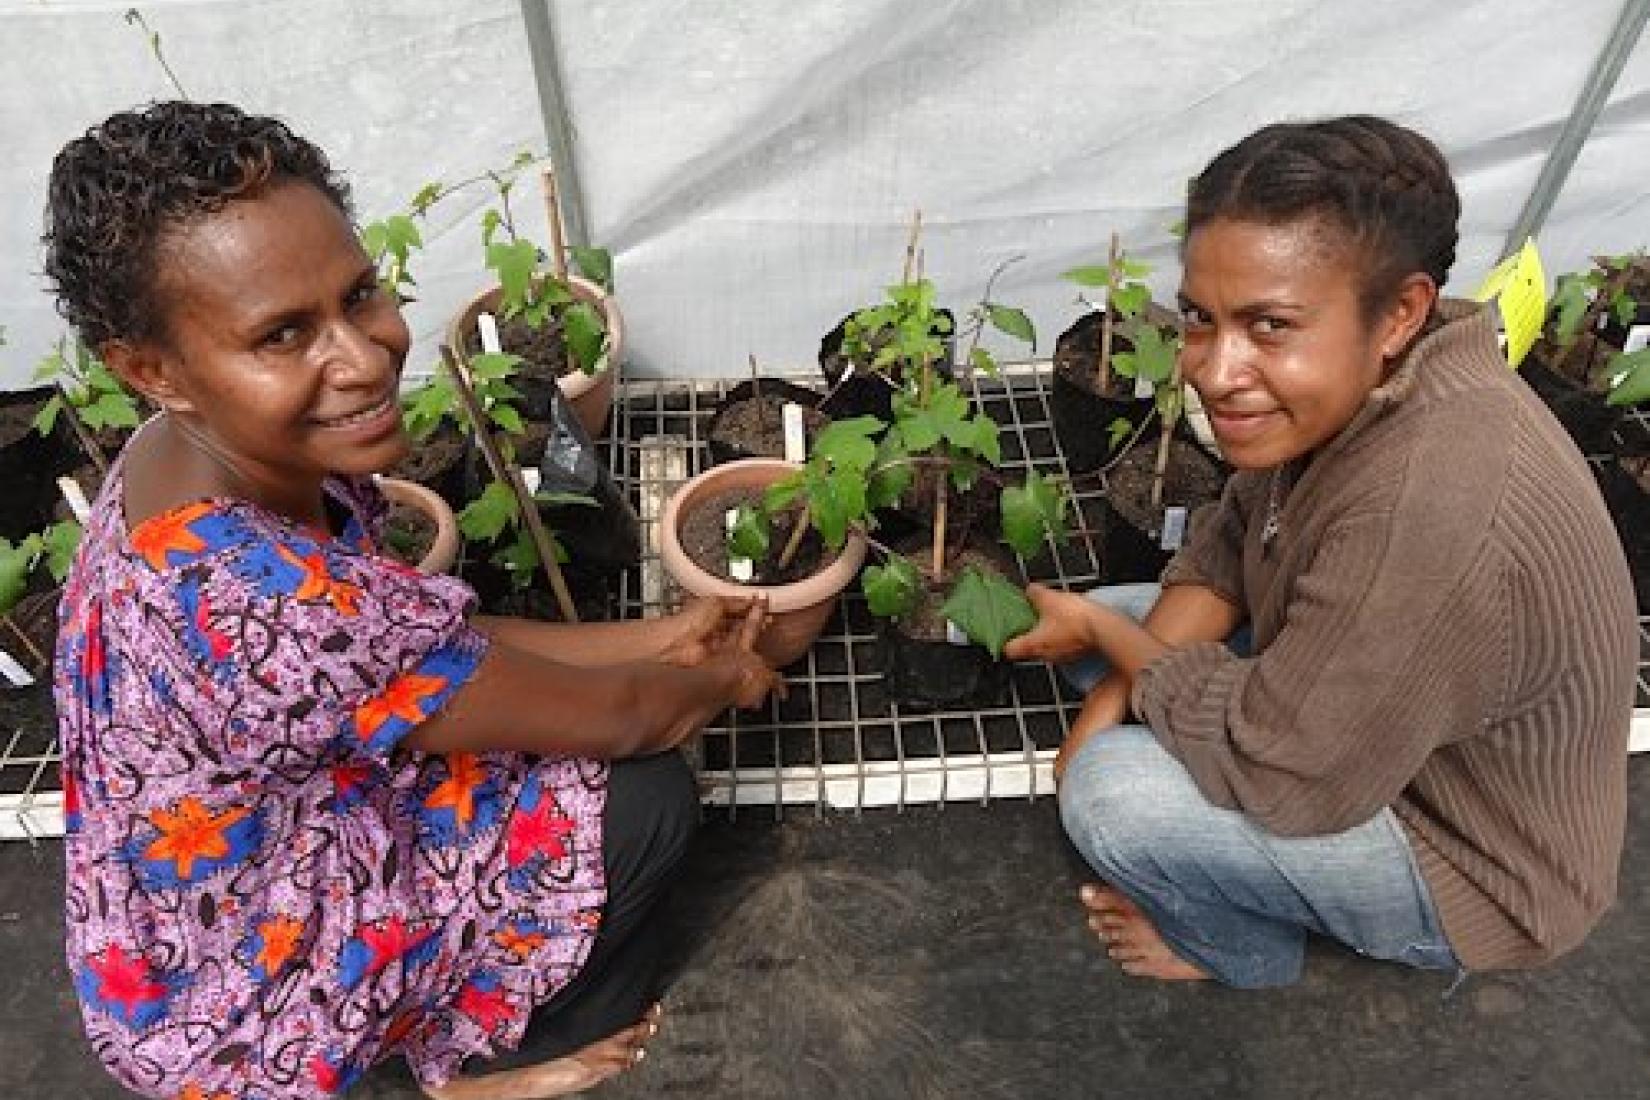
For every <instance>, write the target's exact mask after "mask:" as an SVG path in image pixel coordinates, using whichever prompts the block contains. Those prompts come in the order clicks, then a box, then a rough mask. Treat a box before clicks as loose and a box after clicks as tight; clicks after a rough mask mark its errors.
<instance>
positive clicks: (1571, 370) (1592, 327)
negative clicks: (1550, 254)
mask: <svg viewBox="0 0 1650 1100" xmlns="http://www.w3.org/2000/svg"><path fill="white" fill-rule="evenodd" d="M1647 292H1650V256H1646V255H1645V254H1644V253H1642V252H1639V253H1631V254H1628V255H1622V256H1595V257H1594V258H1593V266H1592V267H1591V268H1589V269H1588V270H1586V271H1582V272H1570V273H1567V274H1564V275H1560V276H1559V277H1558V282H1557V285H1556V286H1555V288H1554V292H1553V301H1552V307H1551V312H1550V314H1549V317H1550V320H1549V322H1548V325H1549V328H1548V337H1549V339H1550V340H1551V343H1552V345H1553V346H1554V348H1555V349H1556V350H1555V354H1554V356H1553V358H1552V361H1551V363H1550V364H1549V365H1550V367H1551V369H1552V370H1553V372H1554V373H1556V374H1560V375H1564V376H1566V377H1568V378H1570V379H1571V380H1572V381H1574V382H1576V383H1577V384H1579V385H1582V386H1585V387H1588V388H1591V389H1593V390H1595V391H1597V392H1600V393H1604V394H1605V395H1606V396H1605V400H1606V402H1607V403H1609V404H1611V405H1636V404H1640V403H1642V402H1644V401H1646V400H1650V349H1646V348H1634V349H1633V350H1631V351H1629V350H1627V349H1625V348H1617V349H1613V352H1614V353H1613V354H1612V355H1610V357H1609V358H1608V359H1607V360H1606V361H1605V362H1604V363H1603V364H1602V365H1601V366H1598V367H1596V368H1594V369H1593V370H1592V372H1591V376H1590V377H1589V375H1588V369H1587V366H1586V362H1585V361H1584V360H1583V359H1582V350H1583V348H1584V346H1585V345H1584V342H1583V341H1582V339H1581V337H1582V335H1583V334H1585V333H1595V332H1596V331H1597V330H1598V327H1599V325H1600V324H1601V322H1603V321H1604V320H1605V319H1606V318H1612V319H1614V320H1615V322H1616V323H1617V324H1618V325H1621V326H1624V327H1626V326H1631V325H1632V324H1633V322H1634V321H1635V320H1636V319H1637V317H1638V312H1639V305H1640V300H1641V296H1642V295H1644V294H1646V293H1647Z"/></svg>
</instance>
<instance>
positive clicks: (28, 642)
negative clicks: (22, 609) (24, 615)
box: [0, 615, 52, 673]
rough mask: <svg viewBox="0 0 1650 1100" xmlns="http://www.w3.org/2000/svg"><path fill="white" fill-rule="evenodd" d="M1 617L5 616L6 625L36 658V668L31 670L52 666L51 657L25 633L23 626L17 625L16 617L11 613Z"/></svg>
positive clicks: (37, 670)
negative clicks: (41, 650)
mask: <svg viewBox="0 0 1650 1100" xmlns="http://www.w3.org/2000/svg"><path fill="white" fill-rule="evenodd" d="M0 618H3V619H4V620H5V623H6V625H7V626H9V627H11V632H12V633H13V634H15V635H17V640H18V641H20V642H22V643H23V648H24V649H27V650H28V651H29V656H31V657H33V658H34V668H32V669H30V670H29V671H30V672H31V673H38V672H39V671H40V670H41V669H43V668H50V667H51V663H52V662H51V658H49V657H47V656H46V655H45V654H44V653H42V652H40V647H39V646H37V645H35V644H34V639H32V638H30V637H29V636H28V635H27V634H25V633H23V628H22V627H21V626H18V625H17V620H16V619H13V618H12V617H11V616H10V615H4V616H0Z"/></svg>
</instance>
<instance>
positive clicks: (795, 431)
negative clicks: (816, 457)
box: [784, 401, 808, 463]
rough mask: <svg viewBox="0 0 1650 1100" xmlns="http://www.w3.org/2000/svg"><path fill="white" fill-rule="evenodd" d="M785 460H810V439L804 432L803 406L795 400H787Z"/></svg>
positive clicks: (798, 461)
mask: <svg viewBox="0 0 1650 1100" xmlns="http://www.w3.org/2000/svg"><path fill="white" fill-rule="evenodd" d="M784 417H785V461H786V462H797V463H802V462H806V461H808V440H807V437H806V436H804V435H803V434H802V406H801V405H798V404H797V403H796V402H795V401H787V402H785V409H784Z"/></svg>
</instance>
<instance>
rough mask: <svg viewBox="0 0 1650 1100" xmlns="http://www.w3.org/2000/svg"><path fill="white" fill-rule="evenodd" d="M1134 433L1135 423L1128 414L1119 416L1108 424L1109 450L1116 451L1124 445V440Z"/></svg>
mask: <svg viewBox="0 0 1650 1100" xmlns="http://www.w3.org/2000/svg"><path fill="white" fill-rule="evenodd" d="M1133 434H1134V425H1133V424H1131V423H1130V422H1129V418H1128V417H1126V416H1119V417H1117V418H1116V419H1115V420H1113V421H1112V422H1111V423H1110V424H1108V425H1106V438H1107V439H1108V440H1109V441H1110V443H1109V446H1108V447H1107V450H1111V451H1115V450H1117V448H1119V447H1121V446H1122V445H1123V441H1124V440H1126V439H1128V438H1129V436H1131V435H1133Z"/></svg>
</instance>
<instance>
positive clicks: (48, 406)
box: [34, 393, 63, 435]
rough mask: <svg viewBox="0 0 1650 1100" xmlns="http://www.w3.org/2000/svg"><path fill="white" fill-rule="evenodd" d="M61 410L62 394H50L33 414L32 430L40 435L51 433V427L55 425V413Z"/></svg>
mask: <svg viewBox="0 0 1650 1100" xmlns="http://www.w3.org/2000/svg"><path fill="white" fill-rule="evenodd" d="M62 411H63V395H62V394H58V393H54V394H52V396H51V399H50V400H48V401H47V402H46V403H45V404H44V405H42V406H40V411H39V412H37V413H35V414H34V430H35V431H36V432H38V433H40V434H41V435H51V434H52V429H53V428H56V427H57V414H58V413H60V412H62Z"/></svg>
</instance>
